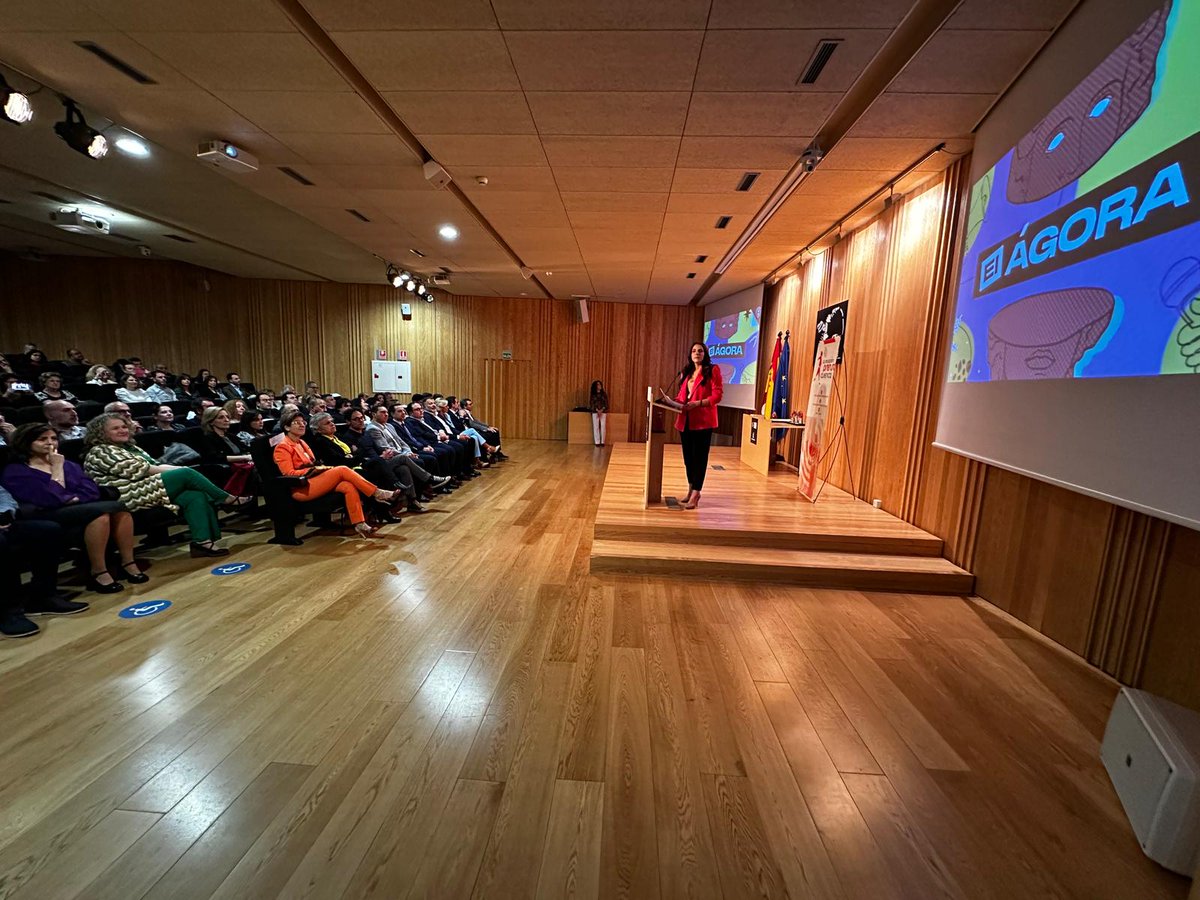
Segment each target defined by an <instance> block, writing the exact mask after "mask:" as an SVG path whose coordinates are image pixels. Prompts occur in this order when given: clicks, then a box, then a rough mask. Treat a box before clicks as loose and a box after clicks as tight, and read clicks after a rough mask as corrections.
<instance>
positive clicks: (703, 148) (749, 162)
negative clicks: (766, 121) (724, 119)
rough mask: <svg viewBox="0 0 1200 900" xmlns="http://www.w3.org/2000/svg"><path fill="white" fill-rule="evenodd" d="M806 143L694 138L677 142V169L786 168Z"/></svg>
mask: <svg viewBox="0 0 1200 900" xmlns="http://www.w3.org/2000/svg"><path fill="white" fill-rule="evenodd" d="M806 146H808V137H799V136H797V137H762V136H760V137H696V136H692V135H688V136H685V137H684V138H683V140H682V141H680V143H679V162H678V165H679V166H680V167H681V168H688V169H741V170H742V171H747V170H752V169H790V168H791V167H792V166H793V165H794V164H795V162H796V160H798V159H799V158H800V154H801V153H803V152H804V148H805V147H806Z"/></svg>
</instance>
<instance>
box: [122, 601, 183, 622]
mask: <svg viewBox="0 0 1200 900" xmlns="http://www.w3.org/2000/svg"><path fill="white" fill-rule="evenodd" d="M170 606H171V601H170V600H147V601H146V602H145V603H135V604H134V605H133V606H127V607H125V608H124V609H123V610H121V611H120V612H119V613H117V615H119V616H120V617H121V618H122V619H144V618H146V617H147V616H152V615H154V614H155V613H160V612H162V611H163V610H164V609H167V608H169V607H170Z"/></svg>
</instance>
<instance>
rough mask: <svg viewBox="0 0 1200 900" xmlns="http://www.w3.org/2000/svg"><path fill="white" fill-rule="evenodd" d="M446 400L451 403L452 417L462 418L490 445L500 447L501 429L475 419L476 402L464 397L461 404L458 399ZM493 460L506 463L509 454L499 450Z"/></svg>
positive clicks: (450, 398) (449, 398) (494, 454)
mask: <svg viewBox="0 0 1200 900" xmlns="http://www.w3.org/2000/svg"><path fill="white" fill-rule="evenodd" d="M446 399H447V400H449V401H450V413H451V415H457V416H458V417H460V418H461V419H462V420H463V421H464V422H466V423H467V424H468V425H470V426H471V427H472V428H474V429H475V430H476V431H478V432H479V433H480V434H482V435H483V436H484V437H485V438H487V442H488V443H489V444H493V445H494V446H496V447H499V446H500V429H499V428H493V427H492V426H491V425H489V424H488V423H487V422H483V421H480V420H479V419H477V418H475V415H474V413H472V412H471V407H472V406H473V405H474V401H472V400H471V398H470V397H463V398H462V402H461V403H460V402H459V400H458V398H457V397H447V398H446ZM492 458H493V459H495V460H498V461H499V462H504V460H506V459H508V454H507V453H505V452H504V451H503V450H497V451H496V452H495V453H493V454H492Z"/></svg>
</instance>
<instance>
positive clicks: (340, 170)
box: [307, 160, 429, 191]
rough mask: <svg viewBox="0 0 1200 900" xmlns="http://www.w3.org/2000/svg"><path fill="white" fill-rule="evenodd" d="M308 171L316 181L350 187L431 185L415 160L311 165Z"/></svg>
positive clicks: (415, 187)
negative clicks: (403, 163) (388, 163)
mask: <svg viewBox="0 0 1200 900" xmlns="http://www.w3.org/2000/svg"><path fill="white" fill-rule="evenodd" d="M307 172H308V173H309V177H310V178H312V179H313V180H314V181H320V180H321V179H326V180H329V181H335V182H337V183H338V184H340V185H343V186H345V187H348V188H391V189H394V190H398V191H417V190H423V189H424V188H427V187H429V182H427V181H426V180H425V175H424V174H423V173H422V172H421V166H420V164H419V163H417V162H416V161H415V160H414V161H413V162H412V163H411V164H410V165H406V166H367V165H362V166H356V165H344V164H342V165H337V164H331V165H310V166H309V167H308V169H307Z"/></svg>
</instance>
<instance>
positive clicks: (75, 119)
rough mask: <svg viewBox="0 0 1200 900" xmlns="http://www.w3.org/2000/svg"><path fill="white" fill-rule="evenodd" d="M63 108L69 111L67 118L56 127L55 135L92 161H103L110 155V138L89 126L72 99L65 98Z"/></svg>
mask: <svg viewBox="0 0 1200 900" xmlns="http://www.w3.org/2000/svg"><path fill="white" fill-rule="evenodd" d="M63 106H65V107H66V109H67V117H66V118H65V119H63V120H62V121H61V122H59V123H58V124H57V125H55V126H54V133H55V134H57V135H58V136H59V137H60V138H62V139H63V140H64V141H66V143H67V146H68V147H70V148H71V149H72V150H76V151H78V152H79V153H82V154H83V155H84V156H90V157H91V158H92V159H103V158H104V155H105V154H106V153H108V138H106V137H105V136H104V135H102V134H101V133H100V132H98V131H97V130H96V129H95V128H92V127H91V126H90V125H88V123H87V119H85V118H84V117H83V113H81V112H80V111H79V107H78V106H76V105H75V101H74V100H72V99H71V98H70V97H64V98H63Z"/></svg>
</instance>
